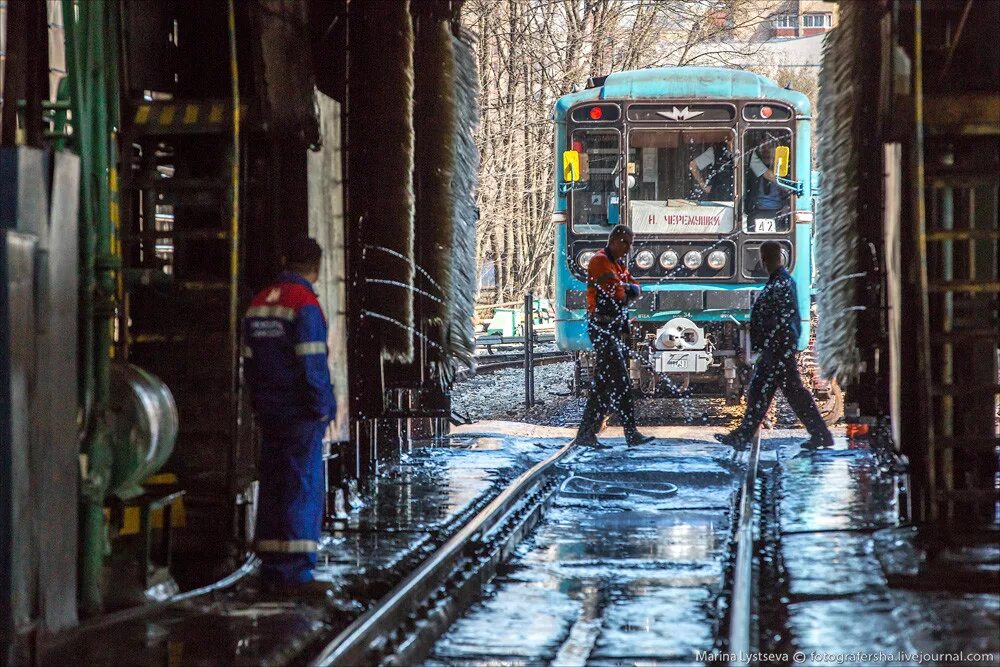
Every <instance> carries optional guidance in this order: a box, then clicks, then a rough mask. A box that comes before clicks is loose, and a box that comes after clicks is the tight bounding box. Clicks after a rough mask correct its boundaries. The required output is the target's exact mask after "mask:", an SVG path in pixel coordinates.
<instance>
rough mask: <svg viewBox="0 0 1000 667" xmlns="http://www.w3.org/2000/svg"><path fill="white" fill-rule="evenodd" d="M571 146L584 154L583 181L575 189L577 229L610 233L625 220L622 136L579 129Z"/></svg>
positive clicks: (578, 232)
mask: <svg viewBox="0 0 1000 667" xmlns="http://www.w3.org/2000/svg"><path fill="white" fill-rule="evenodd" d="M570 148H571V149H572V150H575V151H577V152H578V153H579V154H580V181H579V182H578V183H576V184H575V185H574V188H573V190H572V191H571V203H570V207H571V212H572V216H573V232H574V233H575V234H607V233H608V231H609V230H610V229H611V228H612V227H614V226H615V225H617V224H618V223H619V222H621V204H620V202H619V199H620V197H619V189H618V188H619V184H620V182H621V181H620V180H619V178H620V175H621V171H622V169H621V135H620V134H619V133H618V130H613V129H593V130H576V131H575V132H573V135H572V137H571V142H570Z"/></svg>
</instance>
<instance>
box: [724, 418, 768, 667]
mask: <svg viewBox="0 0 1000 667" xmlns="http://www.w3.org/2000/svg"><path fill="white" fill-rule="evenodd" d="M759 460H760V429H757V432H756V433H755V434H754V437H753V441H752V442H751V443H750V455H749V457H748V459H747V471H746V475H745V476H744V477H743V486H742V487H741V488H740V505H739V509H740V514H739V523H738V524H737V527H736V563H735V566H734V568H733V592H732V597H731V599H730V603H729V656H730V660H729V664H730V665H746V664H750V660H749V657H750V651H751V646H750V638H751V636H752V632H751V631H752V627H753V598H754V585H753V552H754V544H753V526H754V514H755V508H756V504H755V503H754V501H753V500H754V490H755V488H756V486H757V463H758V461H759Z"/></svg>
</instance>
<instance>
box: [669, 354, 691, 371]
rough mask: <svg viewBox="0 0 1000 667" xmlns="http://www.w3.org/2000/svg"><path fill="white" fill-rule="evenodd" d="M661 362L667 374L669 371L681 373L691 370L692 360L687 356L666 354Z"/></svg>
mask: <svg viewBox="0 0 1000 667" xmlns="http://www.w3.org/2000/svg"><path fill="white" fill-rule="evenodd" d="M663 361H664V364H663V365H664V367H665V368H664V370H665V371H666V372H667V373H669V372H671V371H674V372H681V373H683V372H687V371H690V370H691V369H692V368H693V364H692V362H693V361H694V358H693V357H692V356H691V355H689V354H668V355H666V359H664V360H663Z"/></svg>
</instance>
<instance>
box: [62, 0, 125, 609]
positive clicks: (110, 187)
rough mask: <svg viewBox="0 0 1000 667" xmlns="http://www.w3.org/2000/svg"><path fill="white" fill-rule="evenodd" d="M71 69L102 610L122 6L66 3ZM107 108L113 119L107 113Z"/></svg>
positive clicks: (85, 390)
mask: <svg viewBox="0 0 1000 667" xmlns="http://www.w3.org/2000/svg"><path fill="white" fill-rule="evenodd" d="M62 2H63V14H64V17H63V22H64V24H65V34H66V64H67V78H68V80H69V82H70V83H69V88H70V99H71V105H72V110H73V120H72V124H73V134H72V136H71V142H72V146H73V148H75V149H76V151H77V152H78V153H79V155H80V167H81V177H80V184H81V186H80V200H81V206H80V234H81V245H80V247H81V258H80V259H81V261H80V272H81V276H80V326H81V383H80V387H79V400H80V408H81V410H80V426H81V430H82V431H83V433H84V434H85V435H84V443H83V452H82V454H83V458H82V460H83V463H84V465H82V466H81V468H82V473H83V475H82V479H81V481H80V496H81V498H80V502H81V504H82V511H81V537H80V565H79V567H80V571H79V574H80V604H81V607H82V610H83V612H84V613H85V614H94V613H97V612H99V611H100V610H101V607H102V595H101V570H102V567H103V564H104V557H105V555H106V554H107V551H108V540H107V525H106V522H105V519H104V509H103V507H104V497H105V495H106V494H107V491H108V483H109V480H110V477H111V463H112V448H111V442H110V430H109V428H108V424H107V407H108V398H109V392H110V373H109V368H110V362H111V344H112V333H111V331H112V329H111V327H112V324H113V321H114V314H115V306H116V302H115V296H116V289H115V288H116V285H115V271H116V270H117V269H118V267H119V266H120V262H119V260H118V253H117V252H116V250H117V248H116V245H115V225H116V224H117V223H118V218H117V216H118V201H117V177H116V174H115V170H114V165H113V163H112V162H111V157H112V155H113V145H112V144H113V142H114V136H113V132H112V127H113V126H112V123H113V122H114V121H115V118H116V116H117V113H116V112H117V97H118V77H117V57H116V53H117V50H118V40H117V27H116V26H117V22H116V19H115V8H116V7H117V3H114V2H109V1H108V0H88V1H87V2H78V1H77V0H62ZM109 105H111V109H112V112H111V113H109V109H108V107H109Z"/></svg>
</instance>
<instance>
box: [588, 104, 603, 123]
mask: <svg viewBox="0 0 1000 667" xmlns="http://www.w3.org/2000/svg"><path fill="white" fill-rule="evenodd" d="M603 116H604V110H603V109H601V107H591V108H590V119H591V120H601V118H602V117H603Z"/></svg>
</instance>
